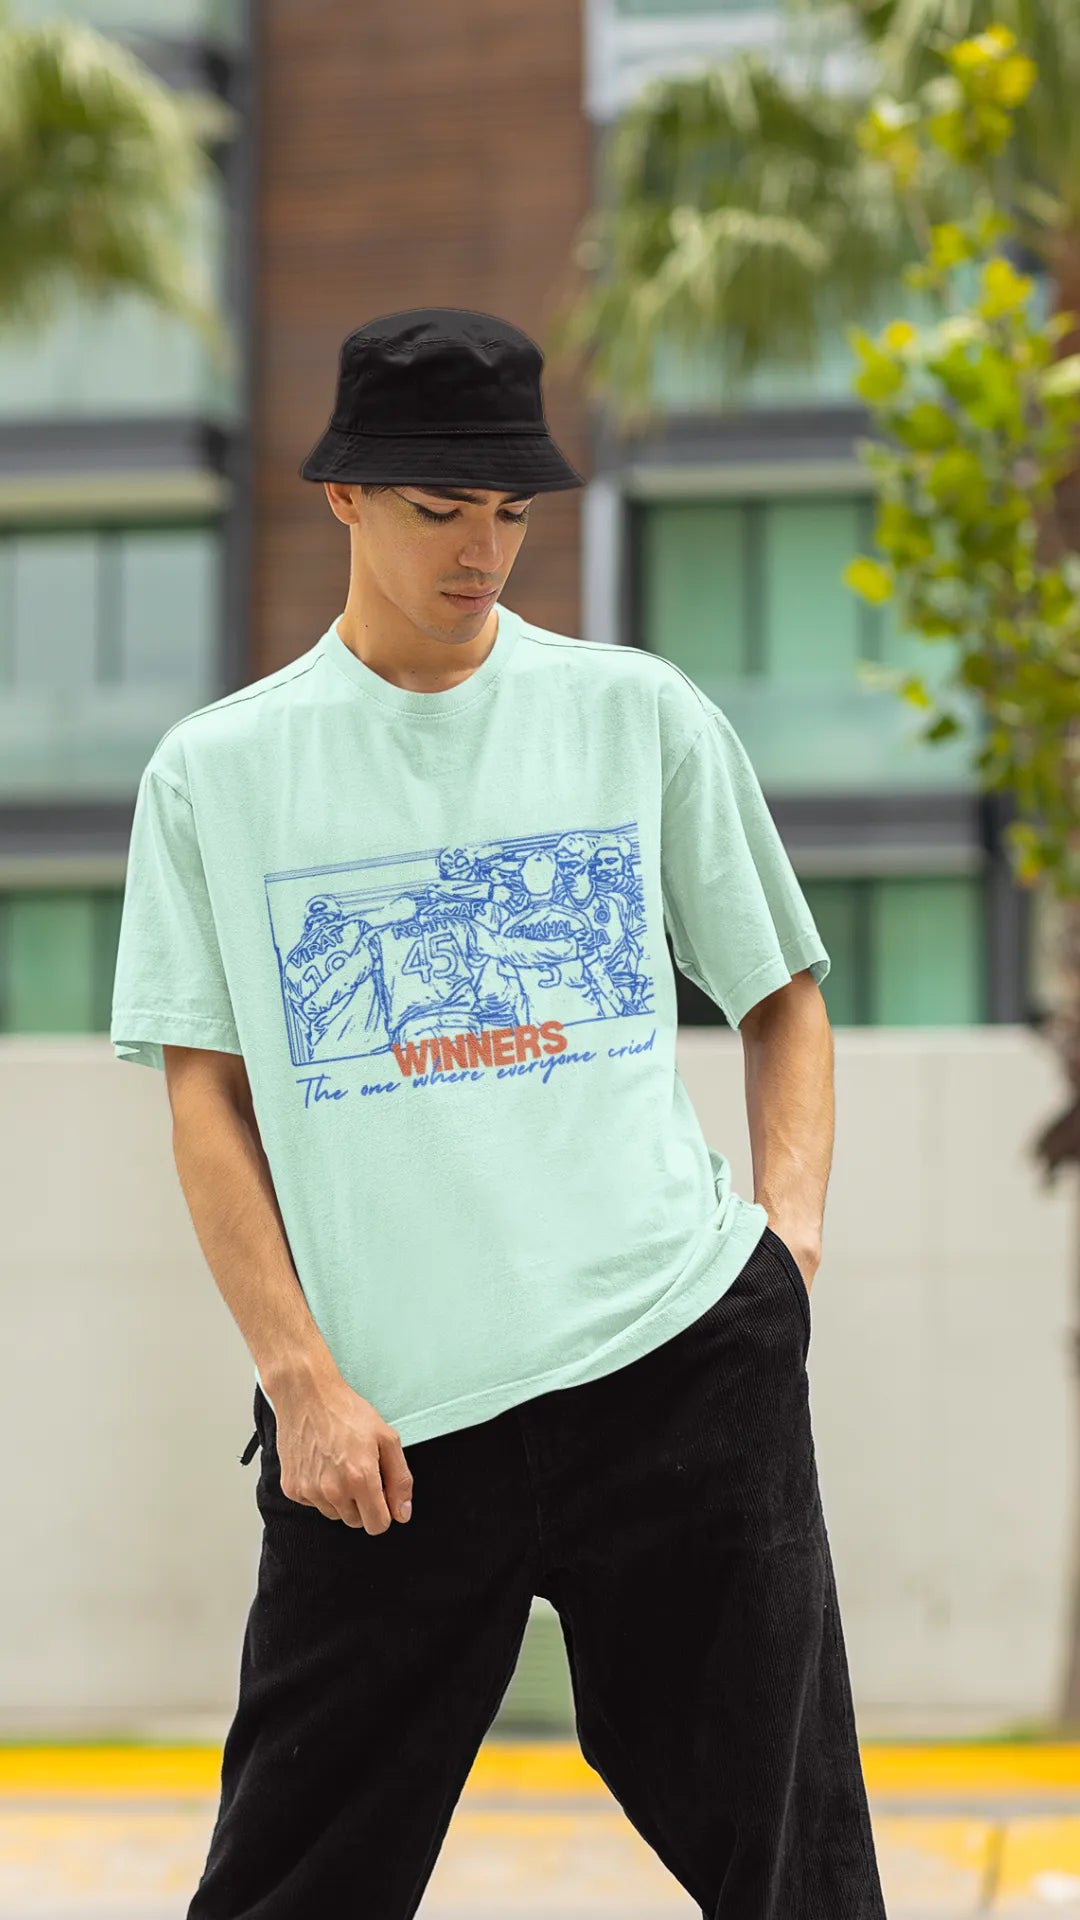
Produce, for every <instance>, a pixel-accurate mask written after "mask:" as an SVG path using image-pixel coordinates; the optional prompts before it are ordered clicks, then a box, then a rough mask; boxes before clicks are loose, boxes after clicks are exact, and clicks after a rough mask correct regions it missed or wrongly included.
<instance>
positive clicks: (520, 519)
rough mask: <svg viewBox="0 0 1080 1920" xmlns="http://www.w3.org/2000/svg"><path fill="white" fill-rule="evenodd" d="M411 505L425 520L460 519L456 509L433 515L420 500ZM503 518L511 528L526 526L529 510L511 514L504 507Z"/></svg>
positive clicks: (411, 502) (413, 501)
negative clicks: (508, 522)
mask: <svg viewBox="0 0 1080 1920" xmlns="http://www.w3.org/2000/svg"><path fill="white" fill-rule="evenodd" d="M409 505H410V507H412V509H413V512H414V513H419V514H420V515H421V516H422V517H423V519H425V520H456V519H457V517H458V510H457V508H456V507H455V508H454V511H453V512H452V513H432V511H431V509H430V507H422V506H421V505H420V503H419V501H418V500H410V501H409ZM502 517H503V519H504V520H509V521H510V524H511V526H515V527H520V526H524V524H525V522H526V520H527V519H528V517H529V509H528V507H526V509H525V511H524V513H510V512H509V511H508V509H507V508H505V507H503V508H502Z"/></svg>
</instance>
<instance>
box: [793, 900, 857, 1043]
mask: <svg viewBox="0 0 1080 1920" xmlns="http://www.w3.org/2000/svg"><path fill="white" fill-rule="evenodd" d="M799 884H800V886H801V887H802V890H803V892H804V894H805V895H806V904H807V906H808V907H809V909H810V912H811V914H812V915H813V918H814V923H815V925H816V927H817V930H818V932H819V933H820V935H821V938H822V940H823V941H824V944H825V951H826V953H827V954H828V956H829V959H830V960H831V962H832V965H831V967H830V969H829V971H828V973H827V974H826V976H825V978H824V980H823V981H822V983H821V992H822V997H823V998H824V1001H825V1006H826V1009H827V1011H828V1015H829V1020H830V1022H831V1024H832V1025H833V1026H834V1027H852V1026H859V1025H861V1024H862V1013H861V1009H862V1007H863V1006H865V1004H866V1001H865V993H864V991H863V989H864V984H865V983H864V982H863V980H862V978H861V973H862V970H863V966H864V959H863V954H862V952H861V950H860V944H859V937H858V933H859V888H860V886H861V885H862V882H861V881H858V880H804V879H802V877H801V876H800V879H799Z"/></svg>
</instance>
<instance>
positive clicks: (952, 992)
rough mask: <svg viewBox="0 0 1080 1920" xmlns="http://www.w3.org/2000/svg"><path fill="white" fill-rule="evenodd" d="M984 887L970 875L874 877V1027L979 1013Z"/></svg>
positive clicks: (942, 1021) (950, 1020)
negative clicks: (877, 879)
mask: <svg viewBox="0 0 1080 1920" xmlns="http://www.w3.org/2000/svg"><path fill="white" fill-rule="evenodd" d="M982 897H983V896H982V886H981V883H980V881H979V880H978V879H977V878H975V877H973V876H972V877H968V876H966V875H958V876H955V877H953V876H948V875H944V876H940V877H934V878H931V879H906V878H905V879H899V878H898V879H889V880H879V881H878V882H877V883H876V885H875V886H874V888H873V890H872V895H871V902H870V919H871V951H872V955H873V960H872V966H873V981H872V988H873V1018H874V1023H875V1025H877V1026H899V1027H907V1026H950V1025H961V1026H970V1025H973V1024H975V1023H976V1022H978V1021H980V1020H982V1019H983V1018H984V1017H985V1016H984V1013H983V985H982V958H981V956H982V952H983V939H982Z"/></svg>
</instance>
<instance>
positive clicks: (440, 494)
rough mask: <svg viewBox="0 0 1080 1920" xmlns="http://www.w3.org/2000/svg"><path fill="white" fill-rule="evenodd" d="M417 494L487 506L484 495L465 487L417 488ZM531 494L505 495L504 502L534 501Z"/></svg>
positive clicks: (474, 505) (476, 505)
mask: <svg viewBox="0 0 1080 1920" xmlns="http://www.w3.org/2000/svg"><path fill="white" fill-rule="evenodd" d="M416 491H417V493H430V494H434V496H435V498H436V499H437V500H467V501H468V503H469V505H470V506H473V507H482V506H484V505H485V504H486V502H485V500H484V496H483V494H482V493H469V492H468V491H467V490H466V489H465V488H464V487H417V489H416ZM533 498H534V495H533V494H531V493H504V494H503V501H504V502H505V503H506V504H509V502H510V501H511V500H532V499H533Z"/></svg>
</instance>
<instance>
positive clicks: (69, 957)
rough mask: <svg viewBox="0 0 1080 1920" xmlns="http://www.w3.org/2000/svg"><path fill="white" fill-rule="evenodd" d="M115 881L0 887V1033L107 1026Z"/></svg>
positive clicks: (116, 932)
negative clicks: (94, 884)
mask: <svg viewBox="0 0 1080 1920" xmlns="http://www.w3.org/2000/svg"><path fill="white" fill-rule="evenodd" d="M122 904H123V888H122V887H86V888H78V887H22V888H18V889H13V890H12V891H10V892H8V893H3V894H0V1033H107V1032H108V1029H109V1018H110V1013H111V1005H112V989H113V977H114V974H115V971H116V948H117V942H118V940H119V937H120V910H121V906H122Z"/></svg>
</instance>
